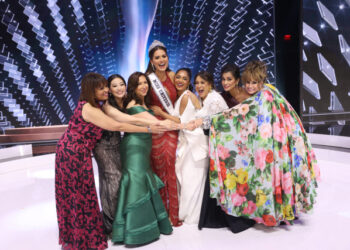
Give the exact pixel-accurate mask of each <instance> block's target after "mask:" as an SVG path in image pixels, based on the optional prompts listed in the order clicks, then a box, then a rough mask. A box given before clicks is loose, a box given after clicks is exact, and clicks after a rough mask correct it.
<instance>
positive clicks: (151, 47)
mask: <svg viewBox="0 0 350 250" xmlns="http://www.w3.org/2000/svg"><path fill="white" fill-rule="evenodd" d="M157 46H159V47H163V48H166V47H165V45H164V43H162V42H161V41H158V40H154V41H153V42H152V44H151V45H150V46H149V48H148V53H149V52H150V51H151V50H152V49H154V48H155V47H157Z"/></svg>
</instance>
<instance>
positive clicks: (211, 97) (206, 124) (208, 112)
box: [196, 90, 228, 129]
mask: <svg viewBox="0 0 350 250" xmlns="http://www.w3.org/2000/svg"><path fill="white" fill-rule="evenodd" d="M225 109H228V106H227V104H226V102H225V100H224V98H222V96H221V95H220V94H219V93H217V92H216V91H215V90H212V91H211V92H210V93H209V94H208V96H207V98H205V100H204V102H203V107H202V108H201V109H200V110H198V111H197V113H196V118H203V125H202V127H203V128H204V129H209V128H210V123H211V122H210V119H211V118H210V116H212V115H214V114H217V113H219V112H222V111H223V110H225Z"/></svg>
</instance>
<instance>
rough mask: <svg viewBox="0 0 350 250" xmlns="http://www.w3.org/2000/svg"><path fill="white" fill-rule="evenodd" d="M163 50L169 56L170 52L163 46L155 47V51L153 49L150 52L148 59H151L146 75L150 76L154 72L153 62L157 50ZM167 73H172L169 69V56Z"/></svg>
mask: <svg viewBox="0 0 350 250" xmlns="http://www.w3.org/2000/svg"><path fill="white" fill-rule="evenodd" d="M159 49H161V50H163V51H164V52H165V54H166V55H167V56H168V51H167V49H166V48H165V47H163V46H155V47H154V48H153V49H151V50H150V51H149V52H148V57H149V62H148V66H147V69H146V74H147V75H149V74H151V73H153V72H154V70H153V67H152V63H151V60H152V58H153V56H154V53H155V52H156V51H157V50H159ZM166 71H167V72H169V71H171V70H170V68H169V56H168V67H167V68H166Z"/></svg>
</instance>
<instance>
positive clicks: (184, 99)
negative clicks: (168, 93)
mask: <svg viewBox="0 0 350 250" xmlns="http://www.w3.org/2000/svg"><path fill="white" fill-rule="evenodd" d="M187 102H188V95H184V96H183V97H182V98H181V102H180V105H186V104H187Z"/></svg>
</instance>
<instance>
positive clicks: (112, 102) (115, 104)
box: [107, 74, 126, 111]
mask: <svg viewBox="0 0 350 250" xmlns="http://www.w3.org/2000/svg"><path fill="white" fill-rule="evenodd" d="M116 78H119V79H121V80H122V81H123V83H124V85H125V86H126V83H125V80H124V78H123V77H122V76H121V75H119V74H113V75H110V76H109V77H108V79H107V82H108V88H109V89H110V88H111V83H112V81H113V80H114V79H116ZM122 101H123V107H119V105H118V103H117V101H116V100H115V98H114V96H113V95H112V94H109V96H108V102H109V104H111V105H112V106H113V107H115V108H116V109H119V110H120V111H123V110H124V101H125V97H124V98H123V100H122Z"/></svg>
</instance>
